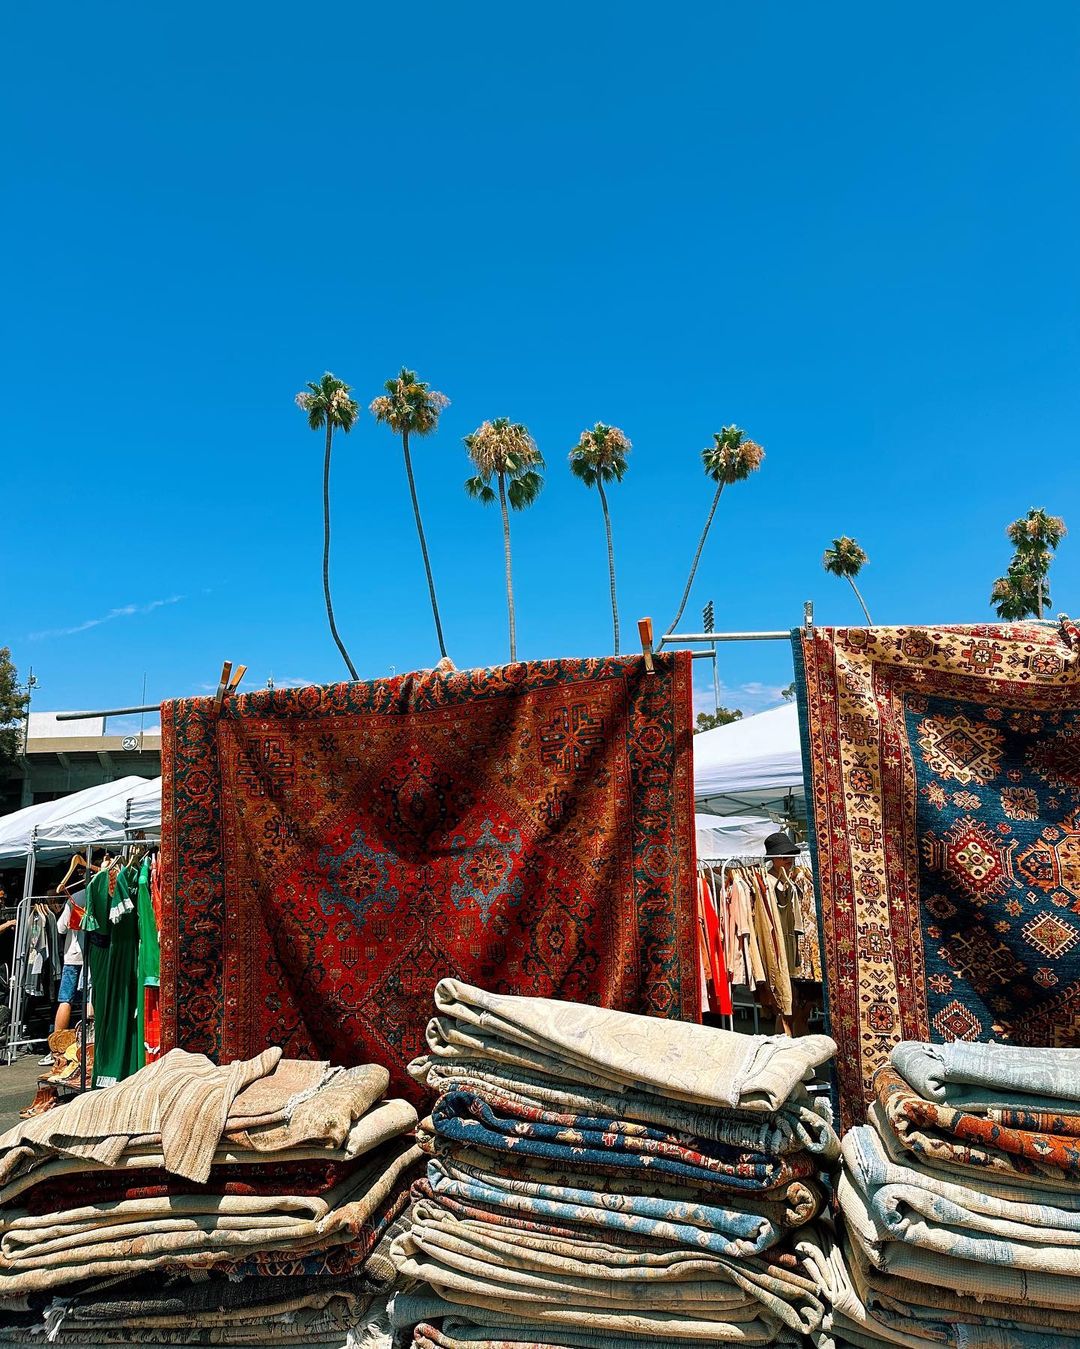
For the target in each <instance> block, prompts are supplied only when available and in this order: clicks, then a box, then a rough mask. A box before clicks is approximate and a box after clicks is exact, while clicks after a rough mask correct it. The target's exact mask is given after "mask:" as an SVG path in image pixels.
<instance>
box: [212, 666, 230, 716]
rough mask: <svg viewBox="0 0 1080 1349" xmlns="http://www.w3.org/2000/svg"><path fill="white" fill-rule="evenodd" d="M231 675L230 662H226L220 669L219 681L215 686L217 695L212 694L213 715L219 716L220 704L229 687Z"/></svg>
mask: <svg viewBox="0 0 1080 1349" xmlns="http://www.w3.org/2000/svg"><path fill="white" fill-rule="evenodd" d="M231 674H232V661H231V660H227V661H225V663H224V664H223V665H222V667H221V681H220V683H219V684H218V686H217V693H215V694H214V715H215V716H220V715H221V704H222V703H223V702H224V701H225V692H226V690H227V689H228V687H229V676H230V675H231Z"/></svg>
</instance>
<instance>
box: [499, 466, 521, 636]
mask: <svg viewBox="0 0 1080 1349" xmlns="http://www.w3.org/2000/svg"><path fill="white" fill-rule="evenodd" d="M499 505H500V506H501V507H502V521H503V550H504V551H505V553H506V608H507V612H508V614H509V617H510V659H511V660H512V661H515V660H517V623H516V622H515V620H514V574H513V571H512V569H511V566H510V512H509V510H508V509H507V506H506V475H505V474H503V473H500V474H499Z"/></svg>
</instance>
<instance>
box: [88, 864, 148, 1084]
mask: <svg viewBox="0 0 1080 1349" xmlns="http://www.w3.org/2000/svg"><path fill="white" fill-rule="evenodd" d="M137 884H138V880H137V875H136V872H135V870H134V868H132V867H121V868H120V870H119V872H118V873H117V875H116V884H115V886H114V887H113V893H112V894H111V895H110V894H109V872H108V871H99V872H97V874H96V875H94V876H93V877H92V878H91V880H90V883H89V885H88V886H87V887H86V917H85V919H84V920H83V931H84V932H85V933H86V957H87V961H88V963H89V966H90V989H91V995H92V1001H93V1007H94V1086H95V1087H111V1086H112V1085H113V1084H114V1083H116V1082H122V1081H123V1080H124V1078H125V1077H130V1076H131V1074H132V1073H134V1072H136V1071H137V1070H138V1068H139V1065H140V1063H141V1056H140V1054H139V1052H138V1051H139V1045H140V1043H141V1041H140V1040H139V1038H138V1030H139V1026H138V1007H139V1002H140V1000H141V999H140V993H139V986H138V961H139V920H138V916H137V915H136V912H135V906H134V904H133V903H132V899H131V895H132V892H133V891H134V890H135V888H136V886H137Z"/></svg>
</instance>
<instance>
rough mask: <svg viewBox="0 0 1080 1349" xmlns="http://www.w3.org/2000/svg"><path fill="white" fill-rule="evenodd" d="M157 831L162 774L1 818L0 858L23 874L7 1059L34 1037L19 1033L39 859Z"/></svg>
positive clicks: (150, 835)
mask: <svg viewBox="0 0 1080 1349" xmlns="http://www.w3.org/2000/svg"><path fill="white" fill-rule="evenodd" d="M160 833H161V779H160V778H153V779H147V778H140V777H125V778H119V779H117V781H115V782H106V783H103V784H101V785H100V786H98V787H88V788H86V790H85V791H81V792H74V793H72V795H71V796H63V797H61V798H60V799H59V800H57V801H42V802H39V803H38V805H36V806H27V807H25V809H23V810H17V811H15V812H14V814H12V815H7V816H5V817H4V818H3V819H0V863H3V862H13V861H24V862H25V865H26V875H25V879H24V881H23V894H22V898H21V900H20V901H19V906H18V910H17V913H16V926H15V960H14V964H15V969H14V977H13V978H12V979H11V980H10V983H9V985H8V1007H9V1011H10V1016H9V1022H8V1025H9V1030H8V1041H7V1048H6V1058H7V1062H8V1063H12V1062H14V1059H15V1055H16V1053H17V1052H18V1050H19V1049H20V1048H22V1047H23V1046H25V1045H29V1044H31V1043H36V1042H34V1041H29V1040H24V1039H23V1038H22V1037H23V1020H22V1018H23V973H24V970H25V966H26V954H27V938H26V934H27V931H28V919H29V916H30V910H31V907H32V904H33V892H34V871H35V868H36V866H37V863H38V862H39V861H44V862H49V861H57V860H59V859H61V858H64V857H67V856H68V855H69V854H71V853H73V852H77V851H79V850H80V849H83V848H87V847H91V846H95V845H96V846H98V847H100V846H103V845H114V846H115V845H119V844H122V843H126V842H131V841H132V840H134V839H136V838H139V839H143V838H156V837H158V835H160Z"/></svg>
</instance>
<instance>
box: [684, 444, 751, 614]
mask: <svg viewBox="0 0 1080 1349" xmlns="http://www.w3.org/2000/svg"><path fill="white" fill-rule="evenodd" d="M764 458H765V451H764V450H763V449H762V447H761V446H760V445H759V444H758V443H757V442H756V441H753V440H747V438H746V432H745V431H741V430H740V429H739V428H738V427H737V426H725V427H724V429H723V430H722V431H714V432H713V444H712V445H710V446H709V448H708V449H707V450H702V451H701V462H702V463H703V464H704V466H705V476H706V477H707V478H710V479H711V480H712V481H713V482H714V483H715V484H716V491H715V492H714V493H713V499H712V505H711V506H710V507H709V514H708V515H707V516H706V517H705V528H704V529H703V530H702V531H701V538H700V539H699V541H698V546H697V552H696V553H695V554H694V560H693V562H692V563H691V564H690V575H689V576H688V577H687V578H686V589H685V590H684V591H683V597H682V600H681V601H680V602H679V612H678V613H677V614H676V615H675V617H674V618H673V619H672V620H671V626H670V627H669V628H668V633H672V632H674V631H675V628H676V626H677V624H678V622H679V619H680V618H682V616H683V610H684V609H685V608H686V602H687V600H688V599H689V598H690V590H691V587H692V586H693V584H694V577H695V576H696V575H697V569H698V563H699V562H700V561H701V554H702V551H703V550H704V548H705V540H706V539H707V538H708V537H709V530H710V529H711V528H712V522H713V516H714V515H715V514H716V508H717V506H718V505H719V504H720V494H721V492H723V490H724V488H725V487H727V486H729V485H730V484H731V483H736V482H743V481H744V480H745V479H746V478H749V476H750V474H751V473H756V472H757V470H758V469H759V468H760V467H761V464H762V461H763V460H764ZM666 635H667V634H665V636H666Z"/></svg>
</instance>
